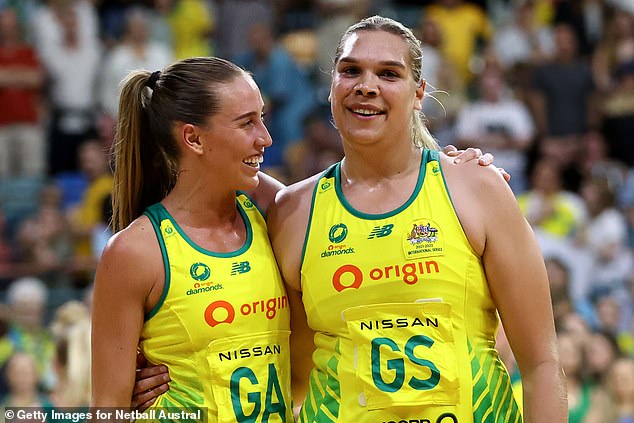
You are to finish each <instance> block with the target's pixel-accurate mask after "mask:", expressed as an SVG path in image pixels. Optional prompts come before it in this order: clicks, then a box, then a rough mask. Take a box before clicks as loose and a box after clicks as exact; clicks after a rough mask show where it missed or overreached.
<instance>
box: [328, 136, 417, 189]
mask: <svg viewBox="0 0 634 423" xmlns="http://www.w3.org/2000/svg"><path fill="white" fill-rule="evenodd" d="M344 150H345V157H344V159H343V160H342V161H341V173H342V178H343V179H344V182H345V183H354V182H355V181H368V182H371V181H372V180H385V179H392V178H400V177H403V176H404V175H408V174H410V173H411V172H415V173H416V174H418V169H419V167H420V157H421V153H422V150H421V149H420V148H418V147H416V146H415V145H414V144H413V143H412V142H411V141H408V144H407V146H403V148H398V146H396V145H387V146H386V148H372V149H369V148H363V147H362V148H352V147H351V148H344Z"/></svg>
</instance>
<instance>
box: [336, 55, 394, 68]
mask: <svg viewBox="0 0 634 423" xmlns="http://www.w3.org/2000/svg"><path fill="white" fill-rule="evenodd" d="M341 62H345V63H359V60H357V59H355V58H354V57H342V58H341V59H339V63H341ZM379 64H380V65H381V66H389V67H396V68H401V69H405V65H404V64H403V63H401V62H398V61H396V60H383V61H381V62H379Z"/></svg>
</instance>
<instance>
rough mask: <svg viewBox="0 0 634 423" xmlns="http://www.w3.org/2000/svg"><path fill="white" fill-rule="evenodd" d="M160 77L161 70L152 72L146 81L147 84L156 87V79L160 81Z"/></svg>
mask: <svg viewBox="0 0 634 423" xmlns="http://www.w3.org/2000/svg"><path fill="white" fill-rule="evenodd" d="M160 77H161V71H154V72H152V75H150V77H149V78H148V79H147V81H146V82H145V86H146V87H149V88H151V89H154V87H156V81H158V79H159V78H160Z"/></svg>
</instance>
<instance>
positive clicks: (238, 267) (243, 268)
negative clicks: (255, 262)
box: [231, 261, 251, 276]
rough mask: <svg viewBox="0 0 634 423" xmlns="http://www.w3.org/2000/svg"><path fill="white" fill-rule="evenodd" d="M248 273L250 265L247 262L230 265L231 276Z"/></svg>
mask: <svg viewBox="0 0 634 423" xmlns="http://www.w3.org/2000/svg"><path fill="white" fill-rule="evenodd" d="M249 271H251V264H250V263H249V262H248V261H240V262H235V263H233V264H232V265H231V276H233V275H236V274H238V273H247V272H249Z"/></svg>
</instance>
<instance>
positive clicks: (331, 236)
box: [321, 223, 354, 258]
mask: <svg viewBox="0 0 634 423" xmlns="http://www.w3.org/2000/svg"><path fill="white" fill-rule="evenodd" d="M347 236H348V227H347V226H346V225H345V224H344V223H337V224H336V225H332V226H331V227H330V231H329V232H328V240H329V241H330V242H331V244H330V245H328V247H327V248H326V250H324V251H323V252H322V253H321V257H322V258H325V257H331V256H338V255H341V254H353V253H354V248H352V247H349V246H347V245H346V244H342V242H343V241H344V240H345V239H346V237H347Z"/></svg>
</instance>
